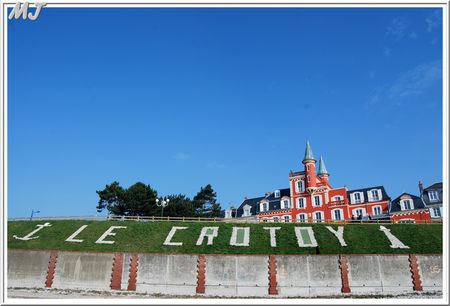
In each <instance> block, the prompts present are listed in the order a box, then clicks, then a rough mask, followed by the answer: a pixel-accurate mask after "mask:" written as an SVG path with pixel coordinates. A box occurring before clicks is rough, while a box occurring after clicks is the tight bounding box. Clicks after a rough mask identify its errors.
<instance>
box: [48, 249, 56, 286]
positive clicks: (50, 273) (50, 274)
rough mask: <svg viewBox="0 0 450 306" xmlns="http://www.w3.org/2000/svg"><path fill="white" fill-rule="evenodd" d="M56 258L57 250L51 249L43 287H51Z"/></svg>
mask: <svg viewBox="0 0 450 306" xmlns="http://www.w3.org/2000/svg"><path fill="white" fill-rule="evenodd" d="M57 258H58V252H57V251H52V252H51V253H50V260H49V262H48V270H47V278H46V281H45V287H48V288H51V287H52V284H53V278H54V277H55V268H56V259H57Z"/></svg>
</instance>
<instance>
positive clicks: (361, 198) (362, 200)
mask: <svg viewBox="0 0 450 306" xmlns="http://www.w3.org/2000/svg"><path fill="white" fill-rule="evenodd" d="M357 194H359V197H360V202H356V195H357ZM350 198H351V200H352V204H361V203H364V192H361V191H356V192H352V193H351V195H350Z"/></svg>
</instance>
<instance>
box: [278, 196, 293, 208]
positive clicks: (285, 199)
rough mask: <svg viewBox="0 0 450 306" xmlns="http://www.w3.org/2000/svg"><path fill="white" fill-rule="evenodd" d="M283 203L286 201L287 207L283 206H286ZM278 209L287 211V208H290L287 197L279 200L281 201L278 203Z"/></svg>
mask: <svg viewBox="0 0 450 306" xmlns="http://www.w3.org/2000/svg"><path fill="white" fill-rule="evenodd" d="M285 201H287V207H286V205H285V204H286V203H285ZM280 208H281V209H289V208H291V201H290V200H289V198H288V197H283V198H282V199H281V201H280Z"/></svg>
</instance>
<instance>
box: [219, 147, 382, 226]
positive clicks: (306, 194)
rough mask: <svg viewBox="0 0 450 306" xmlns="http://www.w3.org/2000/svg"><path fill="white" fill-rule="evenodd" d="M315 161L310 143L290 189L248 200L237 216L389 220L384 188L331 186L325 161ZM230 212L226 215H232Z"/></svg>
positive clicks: (292, 174)
mask: <svg viewBox="0 0 450 306" xmlns="http://www.w3.org/2000/svg"><path fill="white" fill-rule="evenodd" d="M316 163H317V160H316V159H315V158H314V154H313V152H312V149H311V146H310V144H309V141H307V142H306V149H305V156H304V158H303V160H302V164H303V169H302V170H301V171H297V172H293V171H291V172H290V173H289V188H281V189H276V190H274V191H273V192H266V194H265V196H264V197H257V198H251V199H248V198H246V199H245V200H244V201H243V202H242V204H241V205H240V206H239V207H238V208H237V209H236V211H235V216H236V217H238V218H247V219H254V220H260V221H261V220H262V221H267V222H269V221H274V222H280V221H281V222H293V221H295V222H323V221H325V220H332V221H343V220H350V219H359V220H364V219H388V218H389V201H390V198H389V196H388V195H387V193H386V191H385V189H384V187H383V186H376V187H370V188H363V189H358V190H348V189H347V188H346V187H340V188H333V187H332V186H331V185H330V182H329V177H330V174H329V173H328V171H327V169H326V167H325V162H324V159H323V157H322V156H320V159H319V169H318V170H316ZM232 215H233V212H232V211H231V210H228V212H226V216H232Z"/></svg>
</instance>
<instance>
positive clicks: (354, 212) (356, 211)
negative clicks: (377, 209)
mask: <svg viewBox="0 0 450 306" xmlns="http://www.w3.org/2000/svg"><path fill="white" fill-rule="evenodd" d="M358 210H361V212H362V213H361V216H362V217H364V216H365V215H366V209H365V208H364V207H358V208H354V209H352V216H355V217H358Z"/></svg>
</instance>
